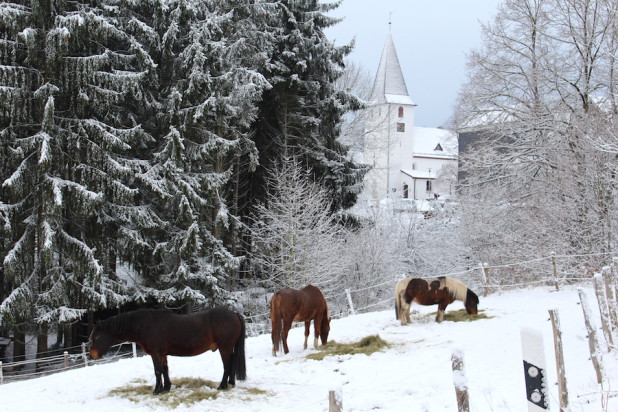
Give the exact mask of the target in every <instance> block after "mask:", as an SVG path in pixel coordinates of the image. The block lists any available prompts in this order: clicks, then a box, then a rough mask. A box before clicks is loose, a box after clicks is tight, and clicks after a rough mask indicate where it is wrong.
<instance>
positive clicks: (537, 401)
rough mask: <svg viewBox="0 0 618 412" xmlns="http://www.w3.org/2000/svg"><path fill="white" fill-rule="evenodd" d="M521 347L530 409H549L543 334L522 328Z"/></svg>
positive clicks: (535, 410)
mask: <svg viewBox="0 0 618 412" xmlns="http://www.w3.org/2000/svg"><path fill="white" fill-rule="evenodd" d="M521 349H522V354H523V357H524V379H525V382H526V398H527V399H528V411H529V412H540V411H546V410H547V409H549V405H548V401H549V396H548V394H547V375H546V373H545V370H546V368H545V350H544V348H543V335H542V334H541V332H539V331H537V330H533V329H528V328H525V329H522V330H521Z"/></svg>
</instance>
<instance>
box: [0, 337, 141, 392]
mask: <svg viewBox="0 0 618 412" xmlns="http://www.w3.org/2000/svg"><path fill="white" fill-rule="evenodd" d="M86 346H87V345H86V343H82V344H81V345H78V346H72V347H68V348H64V350H63V352H62V353H61V354H57V355H51V356H45V357H40V358H36V359H27V360H19V361H16V362H10V363H3V362H0V384H3V383H10V382H17V381H22V380H27V379H33V378H39V377H41V376H46V375H51V374H54V373H58V372H64V371H68V370H72V369H77V368H83V367H85V366H90V365H95V364H104V363H110V362H115V361H118V360H120V359H127V358H132V357H136V356H138V351H137V348H136V346H135V343H133V342H123V343H120V344H117V345H113V346H112V347H111V351H112V354H111V355H109V356H106V357H105V358H101V359H98V360H94V359H92V358H90V356H88V353H87V351H86Z"/></svg>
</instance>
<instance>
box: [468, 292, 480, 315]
mask: <svg viewBox="0 0 618 412" xmlns="http://www.w3.org/2000/svg"><path fill="white" fill-rule="evenodd" d="M478 305H479V297H478V296H477V295H476V293H474V292H472V291H471V290H470V289H468V292H467V294H466V302H465V306H466V312H468V314H469V315H478V313H479V310H478Z"/></svg>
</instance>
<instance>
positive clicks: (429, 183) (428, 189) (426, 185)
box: [425, 180, 431, 192]
mask: <svg viewBox="0 0 618 412" xmlns="http://www.w3.org/2000/svg"><path fill="white" fill-rule="evenodd" d="M425 187H426V190H427V191H428V192H431V180H428V181H427V183H426V184H425Z"/></svg>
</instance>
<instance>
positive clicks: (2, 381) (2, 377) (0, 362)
mask: <svg viewBox="0 0 618 412" xmlns="http://www.w3.org/2000/svg"><path fill="white" fill-rule="evenodd" d="M3 383H4V374H3V373H2V361H0V385H2V384H3Z"/></svg>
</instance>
